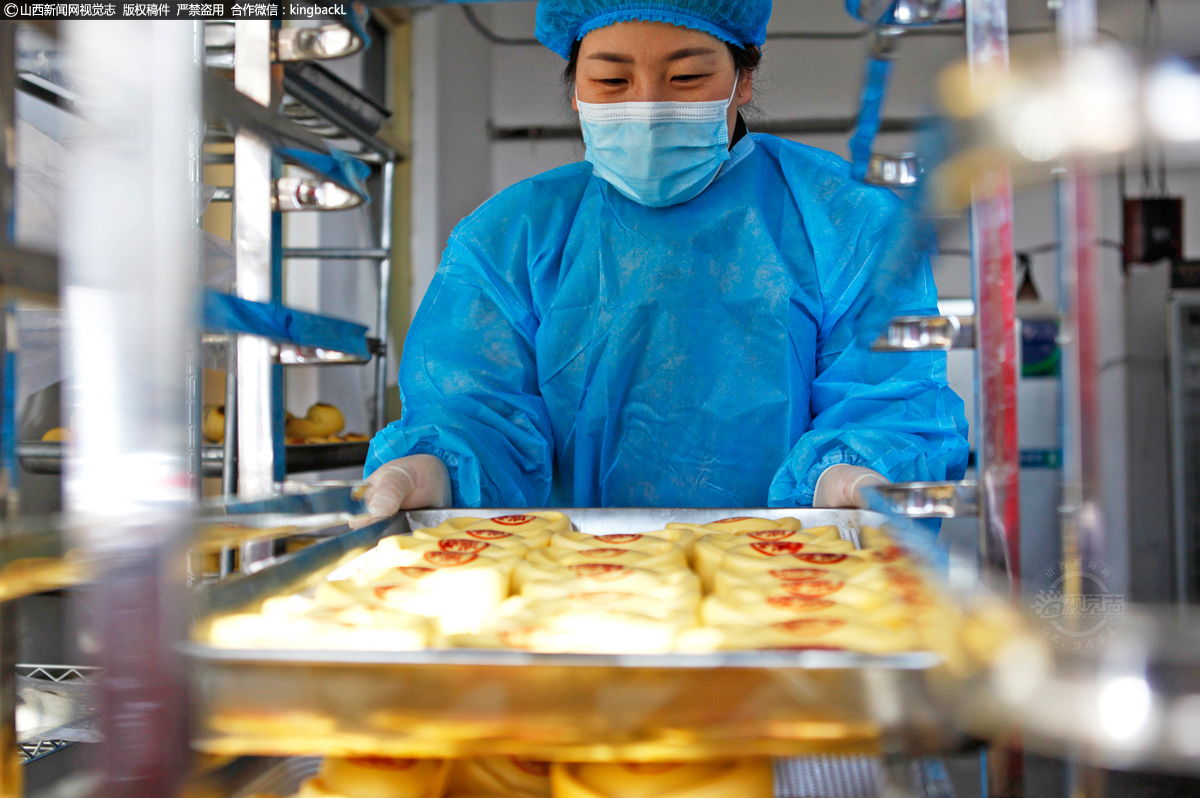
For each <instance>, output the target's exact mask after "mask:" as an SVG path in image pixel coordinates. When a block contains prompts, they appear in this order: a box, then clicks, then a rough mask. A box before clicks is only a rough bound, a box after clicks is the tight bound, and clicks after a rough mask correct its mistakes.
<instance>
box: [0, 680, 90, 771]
mask: <svg viewBox="0 0 1200 798" xmlns="http://www.w3.org/2000/svg"><path fill="white" fill-rule="evenodd" d="M15 671H16V675H17V676H25V677H27V678H30V679H41V680H43V681H48V682H84V683H85V684H92V683H94V682H96V681H97V680H98V679H99V677H100V669H99V668H96V667H92V666H88V665H21V664H18V665H17V666H16V667H15ZM72 745H75V741H74V740H38V741H36V742H27V743H21V742H18V743H17V749H18V751H19V752H20V757H21V764H28V763H30V762H32V761H34V760H35V759H41V758H43V757H47V756H49V755H50V754H53V753H55V752H57V751H61V750H63V749H64V748H69V747H71V746H72Z"/></svg>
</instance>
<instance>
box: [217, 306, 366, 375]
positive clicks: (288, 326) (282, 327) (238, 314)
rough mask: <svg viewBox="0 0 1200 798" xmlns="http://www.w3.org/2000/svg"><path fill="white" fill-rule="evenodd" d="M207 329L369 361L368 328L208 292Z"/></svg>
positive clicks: (282, 307)
mask: <svg viewBox="0 0 1200 798" xmlns="http://www.w3.org/2000/svg"><path fill="white" fill-rule="evenodd" d="M204 328H205V329H206V330H212V331H214V332H233V333H245V334H247V335H260V336H262V337H263V338H270V339H271V340H274V341H286V342H289V343H293V344H298V345H299V346H311V347H319V348H321V349H329V350H331V351H334V352H345V353H346V354H349V355H355V356H357V357H362V358H369V357H370V356H371V350H370V348H369V347H368V346H367V328H366V327H364V326H363V325H361V324H355V323H354V322H350V321H342V320H341V319H331V318H329V317H327V316H317V315H315V314H312V313H305V312H304V311H300V310H294V309H292V308H287V307H284V306H283V305H275V304H267V303H265V302H251V301H250V300H247V299H240V298H238V297H235V296H231V295H230V294H222V293H218V292H216V291H205V292H204Z"/></svg>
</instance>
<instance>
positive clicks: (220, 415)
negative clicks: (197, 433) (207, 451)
mask: <svg viewBox="0 0 1200 798" xmlns="http://www.w3.org/2000/svg"><path fill="white" fill-rule="evenodd" d="M200 429H201V431H202V433H203V435H204V439H205V440H206V441H210V442H212V443H223V442H224V441H225V405H205V406H204V409H203V410H202V411H201V413H200Z"/></svg>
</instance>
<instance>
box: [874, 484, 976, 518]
mask: <svg viewBox="0 0 1200 798" xmlns="http://www.w3.org/2000/svg"><path fill="white" fill-rule="evenodd" d="M864 492H865V493H866V494H867V496H868V501H869V502H870V505H871V509H872V510H875V511H876V512H883V513H888V514H890V515H898V516H902V517H905V518H971V517H974V516H976V515H977V514H978V513H979V488H978V485H977V484H976V483H975V482H973V481H969V480H968V481H965V482H897V483H894V484H890V485H876V486H874V487H870V488H866V489H865V490H864Z"/></svg>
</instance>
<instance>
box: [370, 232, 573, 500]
mask: <svg viewBox="0 0 1200 798" xmlns="http://www.w3.org/2000/svg"><path fill="white" fill-rule="evenodd" d="M468 221H469V220H468ZM519 227H520V225H516V224H514V225H502V224H495V225H471V224H468V223H464V224H463V225H460V226H459V228H457V229H456V230H455V233H454V234H453V235H452V236H451V239H450V242H449V245H448V247H447V249H446V252H445V254H444V255H443V258H442V263H441V265H440V266H439V268H438V272H437V275H436V276H435V277H434V279H433V282H432V284H431V285H430V287H429V292H428V293H427V295H426V298H425V300H424V301H423V302H422V303H421V307H420V309H419V310H418V312H417V315H416V318H415V319H414V320H413V324H412V326H411V327H410V329H409V332H408V335H407V337H406V340H405V346H404V355H403V357H402V358H401V361H400V388H401V401H402V403H403V412H402V416H401V418H400V420H399V421H396V422H394V423H393V424H391V425H390V426H388V427H386V428H385V429H383V430H382V431H380V432H379V433H378V434H377V435H376V436H375V437H374V439H373V440H372V441H371V447H370V453H369V455H368V457H367V462H366V467H365V473H366V474H367V475H370V474H371V473H372V472H373V471H375V469H377V468H379V466H381V465H383V464H384V463H386V462H388V461H391V460H394V459H396V458H398V457H404V456H406V455H411V454H432V455H435V456H437V457H439V458H441V460H442V461H443V462H444V463H445V464H446V467H447V469H448V470H449V472H450V482H451V487H452V491H453V500H454V505H455V506H456V507H538V506H542V505H544V504H545V502H546V501H547V500H548V498H549V495H550V485H551V467H552V464H553V459H554V458H553V449H552V447H551V444H550V443H549V442H550V441H552V440H553V436H552V435H551V432H550V422H549V417H548V415H549V414H548V412H547V410H546V406H545V403H544V402H543V400H542V397H541V395H540V393H539V392H538V386H537V370H536V364H535V359H534V337H535V334H536V331H537V327H538V319H537V317H536V314H535V312H534V309H533V302H532V299H531V294H530V288H529V280H528V276H527V271H526V270H525V269H523V268H513V267H512V265H513V264H514V263H516V262H517V261H519V258H516V257H510V255H511V254H512V253H513V251H514V250H517V249H519V248H520V246H521V242H520V241H512V240H506V239H509V238H515V237H519V236H520V235H521V233H520V232H519V230H518V228H519ZM510 231H513V232H510Z"/></svg>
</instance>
